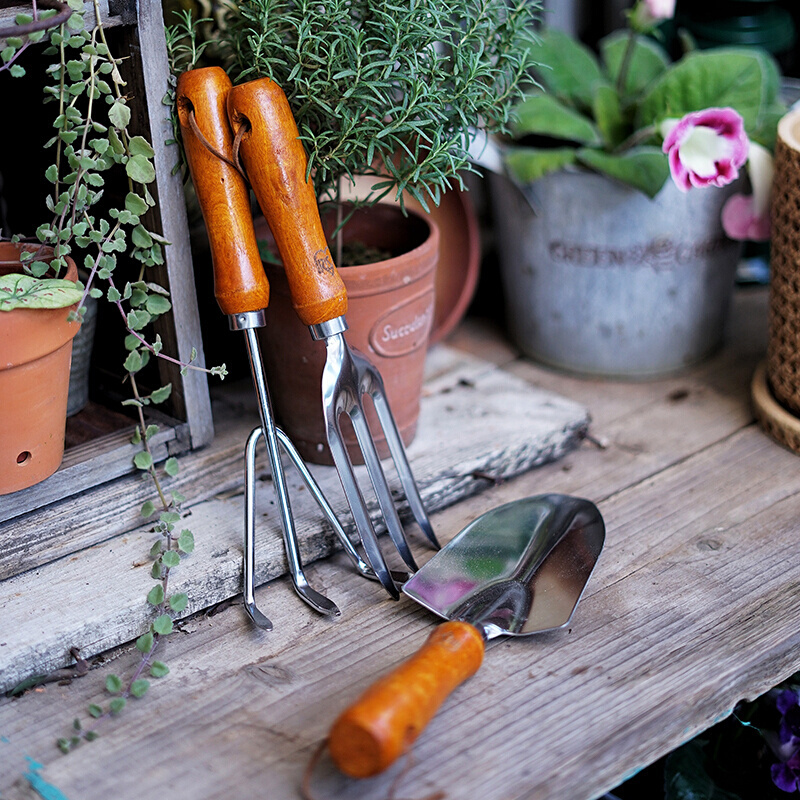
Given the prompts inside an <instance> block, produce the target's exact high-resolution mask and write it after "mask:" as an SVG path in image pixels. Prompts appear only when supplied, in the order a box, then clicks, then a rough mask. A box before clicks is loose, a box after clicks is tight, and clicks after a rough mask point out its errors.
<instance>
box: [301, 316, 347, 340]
mask: <svg viewBox="0 0 800 800" xmlns="http://www.w3.org/2000/svg"><path fill="white" fill-rule="evenodd" d="M308 329H309V330H310V331H311V338H312V339H313V340H314V341H315V342H318V341H320V340H321V339H327V338H328V337H329V336H335V335H336V334H337V333H344V332H345V331H346V330H347V320H346V319H345V318H344V316H341V317H334V318H333V319H329V320H328V321H327V322H320V323H319V324H318V325H309V326H308Z"/></svg>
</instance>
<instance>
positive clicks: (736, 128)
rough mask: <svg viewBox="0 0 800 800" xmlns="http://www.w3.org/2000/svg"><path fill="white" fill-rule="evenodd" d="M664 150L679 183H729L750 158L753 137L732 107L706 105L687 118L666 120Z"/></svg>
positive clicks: (686, 188)
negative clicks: (747, 132)
mask: <svg viewBox="0 0 800 800" xmlns="http://www.w3.org/2000/svg"><path fill="white" fill-rule="evenodd" d="M661 130H662V133H663V134H664V146H663V150H664V152H665V153H667V155H668V158H669V170H670V173H671V175H672V180H673V181H675V184H676V185H677V187H678V188H679V189H680V190H681V191H684V192H688V191H689V189H691V188H692V187H693V186H726V185H727V184H729V183H731V182H732V181H734V180H736V178H737V177H739V167H741V166H742V165H743V164H744V163H745V161H747V152H748V146H749V140H748V138H747V134H746V133H745V132H744V122H743V120H742V117H741V116H740V115H739V114H738V113H737V112H736V111H734V110H733V109H732V108H706V109H704V110H703V111H693V112H691V113H689V114H687V115H686V116H685V117H683V119H681V120H678V121H677V122H676V121H675V120H665V122H664V123H663V124H662V126H661Z"/></svg>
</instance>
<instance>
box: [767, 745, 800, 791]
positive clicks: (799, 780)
mask: <svg viewBox="0 0 800 800" xmlns="http://www.w3.org/2000/svg"><path fill="white" fill-rule="evenodd" d="M770 775H771V776H772V782H773V783H774V784H775V785H776V786H777V787H778V788H779V789H780V790H781V791H784V792H797V791H800V753H795V754H794V755H793V756H792V757H791V758H790V759H789V760H788V761H784V762H783V763H781V764H773V765H772V766H771V767H770Z"/></svg>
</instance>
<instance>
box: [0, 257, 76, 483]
mask: <svg viewBox="0 0 800 800" xmlns="http://www.w3.org/2000/svg"><path fill="white" fill-rule="evenodd" d="M24 247H28V248H29V247H31V246H30V245H21V244H14V243H11V242H2V243H0V274H3V275H7V274H9V273H14V272H20V271H21V265H20V263H19V253H20V251H21V249H22V248H24ZM63 277H65V278H67V279H68V280H72V281H75V280H77V278H78V270H77V268H76V266H75V264H74V262H72V261H70V262H69V269H68V271H67V274H66V275H64V276H63ZM75 308H77V306H72V307H71V308H56V309H15V310H14V311H0V409H2V412H0V494H10V493H11V492H16V491H19V490H20V489H25V488H27V487H28V486H33V485H34V484H36V483H39V482H40V481H43V480H44V479H45V478H47V477H49V476H50V475H52V474H53V473H54V472H55V471H56V470H57V469H58V467H59V465H60V464H61V459H62V458H63V455H64V430H65V425H66V419H67V390H68V387H69V368H70V361H71V358H72V337H73V336H75V334H76V333H77V332H78V329H79V328H80V324H79V323H78V322H68V321H67V317H68V315H69V312H70V311H71V310H74V309H75Z"/></svg>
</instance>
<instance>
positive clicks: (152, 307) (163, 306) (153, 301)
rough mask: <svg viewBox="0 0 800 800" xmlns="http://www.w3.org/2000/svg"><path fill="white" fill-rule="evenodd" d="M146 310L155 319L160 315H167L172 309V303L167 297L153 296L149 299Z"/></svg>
mask: <svg viewBox="0 0 800 800" xmlns="http://www.w3.org/2000/svg"><path fill="white" fill-rule="evenodd" d="M145 308H146V309H147V310H148V311H149V312H150V313H151V314H152V315H153V316H154V317H155V316H158V315H159V314H166V313H167V311H169V310H170V309H171V308H172V303H170V302H169V300H167V298H166V297H162V296H161V295H158V294H155V295H154V294H151V295H149V296H148V298H147V302H146V303H145Z"/></svg>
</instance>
